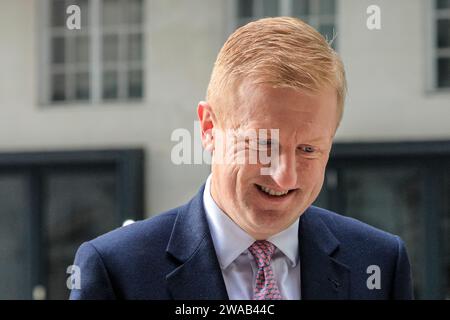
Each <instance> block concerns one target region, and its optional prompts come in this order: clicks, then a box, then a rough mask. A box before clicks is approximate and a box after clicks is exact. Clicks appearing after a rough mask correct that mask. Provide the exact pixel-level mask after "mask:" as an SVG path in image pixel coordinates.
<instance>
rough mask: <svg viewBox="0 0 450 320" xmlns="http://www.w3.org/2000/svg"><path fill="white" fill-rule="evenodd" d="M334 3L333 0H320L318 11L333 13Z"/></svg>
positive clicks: (334, 9) (334, 10)
mask: <svg viewBox="0 0 450 320" xmlns="http://www.w3.org/2000/svg"><path fill="white" fill-rule="evenodd" d="M335 5H336V1H335V0H320V6H319V13H320V14H334V13H335V12H336V8H335Z"/></svg>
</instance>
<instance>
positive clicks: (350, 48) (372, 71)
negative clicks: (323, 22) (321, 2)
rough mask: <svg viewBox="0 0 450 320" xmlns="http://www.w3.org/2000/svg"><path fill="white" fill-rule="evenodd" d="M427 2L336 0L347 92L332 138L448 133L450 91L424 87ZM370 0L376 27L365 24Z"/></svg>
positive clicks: (412, 137) (411, 137)
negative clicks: (339, 123)
mask: <svg viewBox="0 0 450 320" xmlns="http://www.w3.org/2000/svg"><path fill="white" fill-rule="evenodd" d="M430 2H431V1H428V0H395V1H392V0H345V1H342V0H341V1H340V7H339V11H340V13H339V15H338V17H339V29H340V37H339V51H340V52H341V54H342V57H343V60H344V64H345V66H346V72H347V77H348V84H349V92H348V93H349V94H348V101H347V104H346V110H345V115H344V120H343V122H342V126H341V127H340V129H339V131H338V135H337V141H373V140H377V141H380V140H388V141H391V140H424V139H449V138H450V92H448V93H446V94H444V93H432V92H427V83H426V82H427V81H426V72H427V63H428V62H427V59H429V57H428V56H427V48H428V47H427V46H428V41H429V38H430V37H431V36H432V37H435V35H430V34H427V23H428V21H427V14H428V13H429V11H427V10H428V9H429V6H428V5H427V4H429V3H430ZM371 4H376V5H378V6H380V8H381V21H382V23H381V30H374V31H370V30H368V29H367V28H366V17H367V14H366V8H367V7H368V6H369V5H371ZM430 7H431V6H430ZM433 39H434V38H433Z"/></svg>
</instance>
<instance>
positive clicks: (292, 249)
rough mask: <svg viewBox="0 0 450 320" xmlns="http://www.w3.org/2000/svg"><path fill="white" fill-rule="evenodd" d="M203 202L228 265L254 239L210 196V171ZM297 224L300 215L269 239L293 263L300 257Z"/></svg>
mask: <svg viewBox="0 0 450 320" xmlns="http://www.w3.org/2000/svg"><path fill="white" fill-rule="evenodd" d="M203 206H204V207H205V212H206V218H207V221H208V225H209V229H210V232H211V237H212V240H213V243H214V248H215V250H216V255H217V258H218V260H219V264H220V267H221V268H222V269H226V268H227V267H228V266H229V265H230V264H231V263H232V262H233V261H234V260H235V259H236V258H237V257H238V256H239V255H240V254H241V253H243V252H244V251H246V250H247V249H248V247H249V246H251V245H252V243H253V242H255V239H254V238H253V237H251V236H250V235H249V234H248V233H247V232H245V231H244V230H243V229H242V228H241V227H239V226H238V225H237V224H236V223H235V222H234V221H233V220H232V219H231V218H230V217H229V216H228V215H226V214H225V213H224V212H223V211H222V210H221V209H220V208H219V206H218V205H217V204H216V202H215V201H214V199H213V198H212V196H211V175H209V177H208V179H207V180H206V184H205V190H204V192H203ZM298 225H299V219H298V218H297V220H296V221H295V222H294V223H293V224H291V225H290V226H289V227H288V228H286V229H285V230H283V231H281V232H280V233H278V234H276V235H273V236H272V237H270V238H269V239H267V240H268V241H270V242H272V243H273V244H274V245H275V246H276V247H277V248H278V249H279V250H280V251H281V252H282V253H283V254H284V255H285V256H286V257H287V258H288V259H289V261H290V263H291V265H292V266H293V267H294V266H295V265H296V264H297V263H298V257H299V253H298Z"/></svg>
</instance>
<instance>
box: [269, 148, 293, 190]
mask: <svg viewBox="0 0 450 320" xmlns="http://www.w3.org/2000/svg"><path fill="white" fill-rule="evenodd" d="M271 166H272V170H271V172H272V174H271V176H272V179H273V181H275V182H276V184H277V185H278V186H279V187H280V188H282V189H284V190H288V189H294V188H295V187H296V185H297V161H296V157H295V152H283V153H280V155H279V156H278V159H277V160H276V161H273V162H272V163H271Z"/></svg>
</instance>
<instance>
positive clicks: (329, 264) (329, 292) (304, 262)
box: [299, 206, 350, 300]
mask: <svg viewBox="0 0 450 320" xmlns="http://www.w3.org/2000/svg"><path fill="white" fill-rule="evenodd" d="M321 210H322V209H319V208H317V207H314V206H311V207H310V208H308V209H307V210H306V211H305V212H304V213H303V215H302V216H301V217H300V225H299V243H300V263H301V287H302V292H301V295H302V299H305V300H306V299H308V300H310V299H348V297H349V279H350V270H349V268H348V266H346V265H345V264H343V263H341V262H340V261H339V260H338V259H337V258H336V256H337V253H338V252H339V246H340V242H339V240H338V239H337V238H336V237H335V236H334V234H333V233H332V231H331V230H330V228H329V227H328V225H327V224H326V223H325V222H324V221H323V220H322V218H321V217H320V212H319V211H321Z"/></svg>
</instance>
